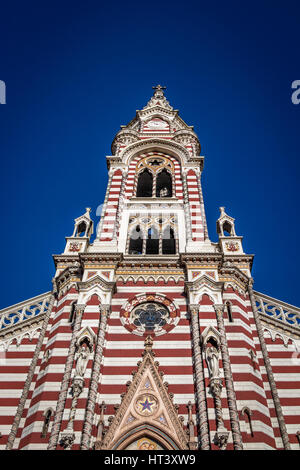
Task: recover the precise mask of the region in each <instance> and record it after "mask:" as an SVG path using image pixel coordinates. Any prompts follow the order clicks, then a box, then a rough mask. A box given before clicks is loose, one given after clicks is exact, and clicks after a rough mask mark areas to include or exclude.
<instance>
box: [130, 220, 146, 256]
mask: <svg viewBox="0 0 300 470" xmlns="http://www.w3.org/2000/svg"><path fill="white" fill-rule="evenodd" d="M128 252H129V254H130V255H141V254H142V253H143V232H142V231H141V228H140V226H139V225H137V226H136V227H135V228H134V229H133V230H132V231H131V233H130V240H129V249H128Z"/></svg>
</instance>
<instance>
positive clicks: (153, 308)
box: [131, 303, 169, 332]
mask: <svg viewBox="0 0 300 470" xmlns="http://www.w3.org/2000/svg"><path fill="white" fill-rule="evenodd" d="M168 317H169V312H168V310H167V309H166V308H165V307H164V306H163V305H160V304H155V303H145V304H141V305H139V306H138V307H136V308H135V309H134V310H133V312H132V314H131V321H132V323H133V324H134V325H135V326H136V327H137V329H139V330H140V331H141V330H142V331H143V332H144V331H155V332H157V331H158V330H160V329H161V328H163V327H164V326H165V325H166V323H167V320H168Z"/></svg>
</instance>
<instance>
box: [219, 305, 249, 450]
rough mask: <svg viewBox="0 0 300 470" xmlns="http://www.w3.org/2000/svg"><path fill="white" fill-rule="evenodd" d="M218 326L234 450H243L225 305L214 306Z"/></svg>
mask: <svg viewBox="0 0 300 470" xmlns="http://www.w3.org/2000/svg"><path fill="white" fill-rule="evenodd" d="M214 308H215V311H216V316H217V325H218V329H219V333H220V346H221V355H222V362H223V370H224V378H225V385H226V391H227V400H228V407H229V416H230V423H231V430H232V439H233V446H234V450H243V443H242V434H241V430H240V423H239V415H238V410H237V405H236V396H235V391H234V385H233V378H232V371H231V366H230V358H229V352H228V346H227V340H226V332H225V325H224V318H223V311H224V305H214Z"/></svg>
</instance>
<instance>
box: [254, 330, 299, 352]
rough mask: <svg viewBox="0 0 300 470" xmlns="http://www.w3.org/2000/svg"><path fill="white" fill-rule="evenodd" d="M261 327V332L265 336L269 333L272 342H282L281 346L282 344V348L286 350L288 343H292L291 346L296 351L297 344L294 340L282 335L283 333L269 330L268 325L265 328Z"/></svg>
mask: <svg viewBox="0 0 300 470" xmlns="http://www.w3.org/2000/svg"><path fill="white" fill-rule="evenodd" d="M262 327H263V332H264V334H265V333H269V335H270V337H271V339H272V341H276V339H280V340H281V341H282V342H283V344H284V346H285V347H286V348H287V347H288V345H289V342H290V341H291V342H292V345H293V346H294V347H295V349H296V350H298V345H297V343H296V342H295V339H294V338H292V337H291V336H288V335H286V334H284V333H280V332H279V331H278V330H274V329H272V328H270V327H269V325H268V326H267V325H266V326H265V325H264V324H263V325H262ZM299 336H300V334H299Z"/></svg>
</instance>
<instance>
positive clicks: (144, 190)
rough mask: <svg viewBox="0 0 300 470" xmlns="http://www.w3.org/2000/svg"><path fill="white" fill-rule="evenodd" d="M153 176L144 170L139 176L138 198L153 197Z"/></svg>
mask: <svg viewBox="0 0 300 470" xmlns="http://www.w3.org/2000/svg"><path fill="white" fill-rule="evenodd" d="M152 186H153V176H152V173H150V171H149V170H147V169H146V170H144V171H142V173H140V175H139V179H138V184H137V189H136V197H152Z"/></svg>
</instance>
